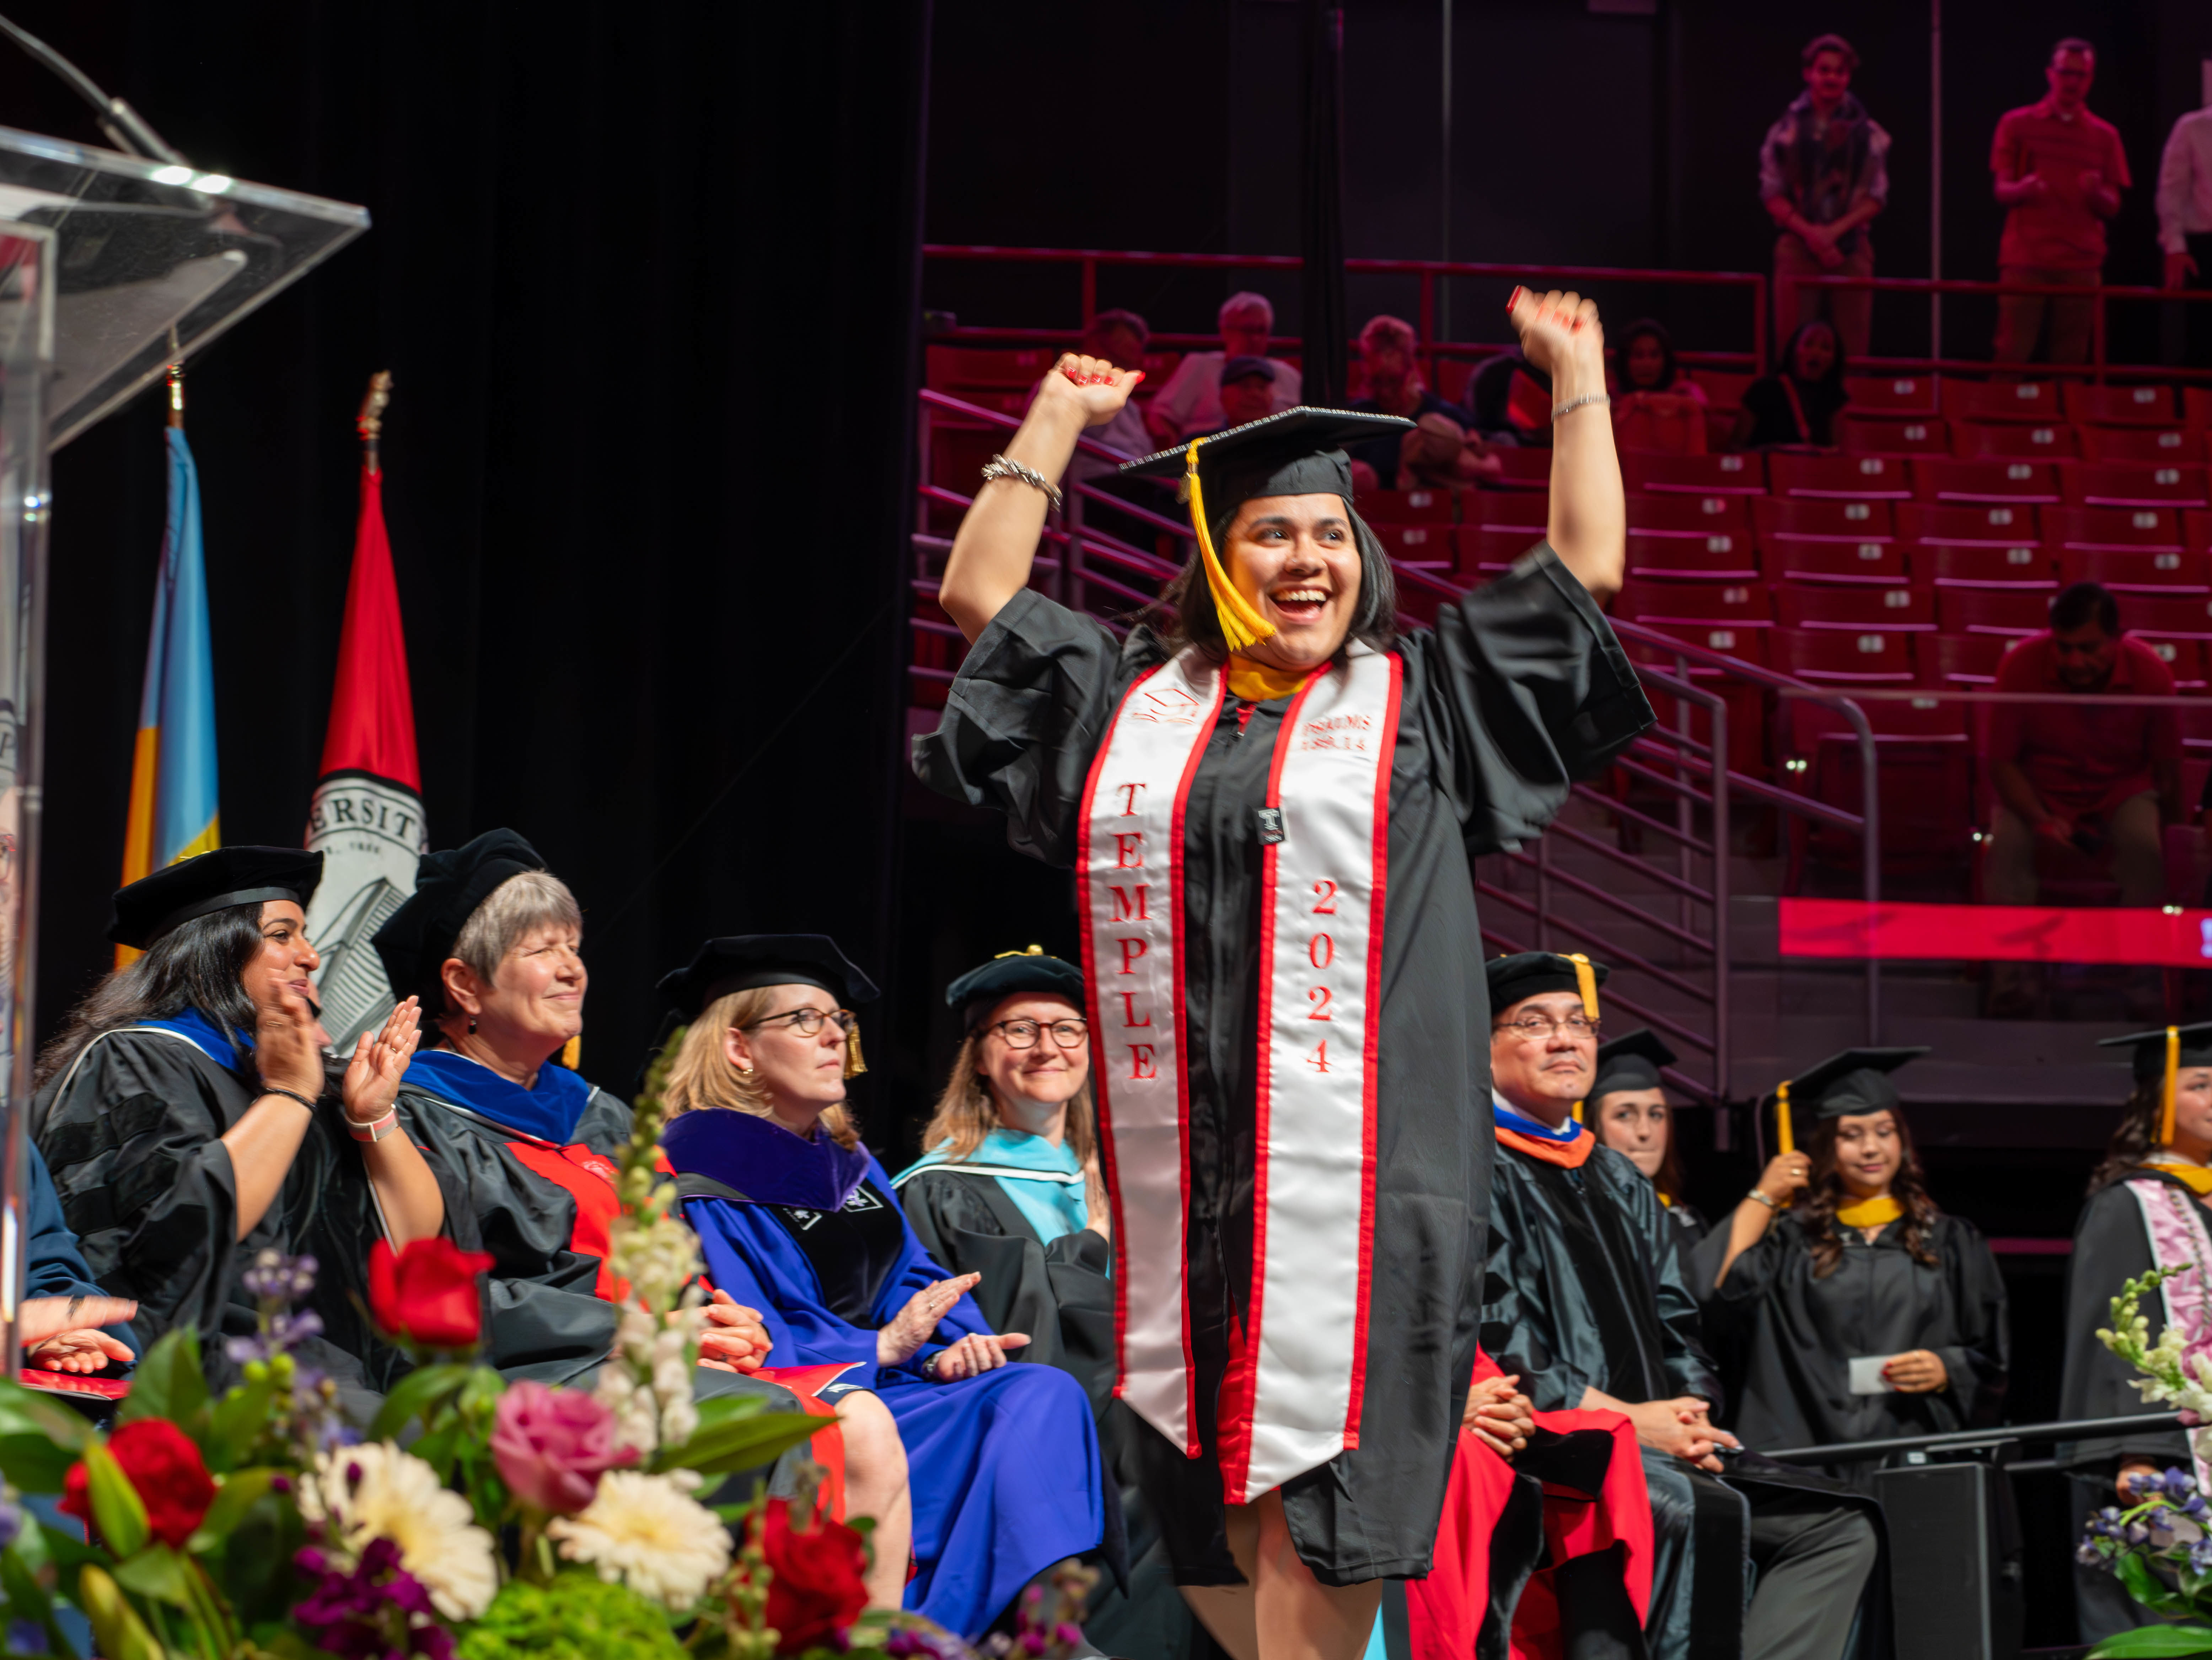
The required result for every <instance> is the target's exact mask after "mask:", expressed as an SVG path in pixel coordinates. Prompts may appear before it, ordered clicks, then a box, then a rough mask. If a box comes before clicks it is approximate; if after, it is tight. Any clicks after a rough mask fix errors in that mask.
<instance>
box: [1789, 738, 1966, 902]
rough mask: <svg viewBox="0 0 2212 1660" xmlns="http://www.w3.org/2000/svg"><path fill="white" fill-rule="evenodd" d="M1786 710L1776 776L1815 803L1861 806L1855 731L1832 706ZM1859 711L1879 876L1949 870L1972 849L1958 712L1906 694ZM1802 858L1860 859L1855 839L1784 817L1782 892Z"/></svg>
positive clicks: (1796, 880) (1792, 882)
mask: <svg viewBox="0 0 2212 1660" xmlns="http://www.w3.org/2000/svg"><path fill="white" fill-rule="evenodd" d="M1790 704H1791V706H1790V724H1789V727H1788V729H1787V730H1788V736H1786V738H1785V739H1784V748H1786V749H1787V750H1788V751H1789V752H1790V760H1791V761H1792V762H1793V763H1794V764H1793V765H1792V766H1790V767H1789V768H1788V769H1787V772H1786V774H1785V776H1787V777H1789V778H1790V779H1793V780H1794V781H1795V782H1796V785H1797V787H1798V788H1800V789H1802V791H1804V792H1805V793H1806V794H1807V795H1809V796H1811V797H1813V798H1814V800H1816V801H1820V802H1823V803H1826V804H1828V805H1830V806H1832V807H1837V808H1840V809H1843V810H1844V811H1845V812H1851V813H1856V812H1859V811H1861V810H1863V808H1864V805H1865V802H1866V781H1865V771H1864V768H1865V765H1866V760H1865V754H1864V752H1863V750H1862V749H1861V748H1860V747H1859V737H1858V733H1857V729H1856V728H1854V727H1853V726H1852V725H1851V724H1850V721H1848V720H1847V719H1845V718H1844V716H1843V714H1842V712H1840V711H1838V710H1835V709H1832V708H1829V707H1827V706H1823V705H1820V704H1817V703H1813V702H1810V701H1808V700H1805V699H1803V698H1796V699H1792V700H1790ZM1859 707H1860V710H1861V712H1863V714H1864V716H1865V717H1866V722H1867V725H1868V726H1869V728H1870V729H1871V730H1872V731H1873V735H1874V748H1875V766H1876V767H1877V768H1878V769H1879V772H1878V778H1877V784H1876V788H1877V789H1878V791H1879V792H1880V800H1881V830H1882V837H1881V847H1882V852H1881V863H1882V869H1883V870H1884V872H1885V873H1903V872H1905V871H1916V872H1929V873H1935V872H1941V873H1942V874H1946V875H1948V874H1950V873H1951V872H1953V871H1955V870H1956V869H1959V868H1960V865H1961V863H1963V858H1962V856H1963V855H1966V853H1968V852H1969V851H1971V849H1972V835H1973V831H1974V812H1973V808H1974V793H1973V741H1972V738H1971V737H1970V736H1968V718H1969V714H1968V708H1967V706H1966V705H1965V704H1963V703H1958V702H1954V701H1951V700H1948V699H1942V698H1935V697H1927V698H1918V697H1916V698H1911V699H1902V698H1899V699H1892V698H1869V699H1868V700H1865V701H1864V702H1863V703H1862V704H1861V705H1860V706H1859ZM1808 853H1809V854H1811V855H1812V856H1813V857H1817V858H1820V859H1821V860H1822V861H1823V862H1826V863H1835V864H1840V865H1846V866H1849V865H1855V864H1857V863H1858V862H1859V860H1860V859H1861V857H1863V850H1862V846H1861V844H1860V840H1859V838H1857V836H1854V835H1851V834H1850V833H1847V832H1844V831H1841V830H1838V829H1836V828H1834V827H1827V826H1820V827H1808V825H1807V822H1806V821H1805V820H1804V819H1803V818H1802V817H1799V816H1797V815H1792V821H1791V827H1790V872H1789V874H1788V875H1787V876H1786V877H1785V878H1784V889H1785V891H1789V892H1794V891H1796V888H1798V886H1799V885H1800V875H1801V872H1802V865H1803V862H1804V859H1805V857H1806V856H1807V855H1808Z"/></svg>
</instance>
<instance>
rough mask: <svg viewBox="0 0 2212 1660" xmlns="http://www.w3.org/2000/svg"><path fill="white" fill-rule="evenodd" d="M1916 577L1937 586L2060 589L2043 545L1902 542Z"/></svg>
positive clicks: (2054, 590) (2046, 590)
mask: <svg viewBox="0 0 2212 1660" xmlns="http://www.w3.org/2000/svg"><path fill="white" fill-rule="evenodd" d="M1899 547H1901V548H1904V549H1905V560H1906V562H1907V563H1908V564H1909V565H1910V566H1911V568H1912V579H1913V580H1914V581H1915V582H1917V583H1922V584H1925V585H1929V586H1931V587H1936V588H2033V589H2039V590H2041V591H2044V592H2045V593H2056V592H2057V589H2058V579H2057V577H2056V576H2055V575H2054V574H2053V572H2054V568H2055V567H2054V566H2053V564H2052V560H2051V555H2050V554H2048V553H2046V552H2045V551H2044V549H2043V548H2042V547H2041V546H2039V545H2031V546H2027V547H2012V548H1999V547H1996V546H1994V545H1992V544H1989V543H1983V542H1970V543H1954V542H1900V543H1899Z"/></svg>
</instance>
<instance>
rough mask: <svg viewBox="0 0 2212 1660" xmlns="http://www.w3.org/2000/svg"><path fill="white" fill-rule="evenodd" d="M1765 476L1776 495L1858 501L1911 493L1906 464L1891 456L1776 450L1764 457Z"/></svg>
mask: <svg viewBox="0 0 2212 1660" xmlns="http://www.w3.org/2000/svg"><path fill="white" fill-rule="evenodd" d="M1766 477H1767V482H1769V483H1770V484H1771V485H1772V486H1773V488H1774V494H1777V495H1779V496H1843V497H1845V498H1847V499H1850V500H1861V501H1864V500H1871V499H1873V498H1875V497H1887V499H1889V500H1893V501H1901V500H1905V499H1906V498H1907V497H1909V496H1911V494H1912V486H1911V482H1910V477H1909V475H1908V474H1907V473H1906V472H1905V463H1904V462H1902V461H1900V460H1899V459H1897V457H1894V456H1815V455H1795V454H1790V453H1787V452H1784V451H1775V452H1773V453H1771V454H1770V455H1769V456H1768V457H1766Z"/></svg>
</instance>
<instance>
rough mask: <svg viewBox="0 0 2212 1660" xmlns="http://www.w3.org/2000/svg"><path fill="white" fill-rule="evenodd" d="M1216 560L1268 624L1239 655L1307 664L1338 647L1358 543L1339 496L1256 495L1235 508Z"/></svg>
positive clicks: (1348, 619)
mask: <svg viewBox="0 0 2212 1660" xmlns="http://www.w3.org/2000/svg"><path fill="white" fill-rule="evenodd" d="M1224 541H1225V542H1226V543H1227V546H1226V547H1225V548H1223V549H1222V555H1223V563H1224V566H1225V568H1226V570H1227V571H1228V573H1229V579H1230V580H1231V582H1234V583H1235V584H1236V585H1237V591H1238V592H1240V593H1242V594H1243V596H1244V597H1245V598H1247V599H1249V600H1250V601H1251V602H1252V603H1253V605H1254V607H1255V609H1257V610H1258V611H1259V613H1260V615H1261V616H1263V617H1265V618H1267V621H1270V622H1272V623H1273V624H1274V625H1275V633H1274V634H1273V637H1272V638H1270V639H1264V640H1261V642H1260V643H1259V644H1258V645H1255V646H1254V647H1253V648H1252V649H1251V651H1249V652H1248V653H1247V654H1246V655H1248V656H1249V657H1255V658H1257V659H1258V660H1259V661H1261V662H1262V663H1272V664H1273V665H1274V666H1275V667H1276V668H1278V669H1313V668H1318V667H1319V666H1320V665H1321V664H1322V663H1327V662H1328V660H1329V659H1330V658H1331V657H1334V656H1335V655H1336V651H1337V648H1338V647H1339V646H1340V645H1343V644H1344V637H1345V635H1346V634H1347V633H1350V632H1351V629H1352V617H1353V615H1355V614H1357V612H1358V609H1359V542H1358V538H1357V537H1355V536H1353V534H1352V512H1351V509H1350V508H1348V507H1346V506H1345V502H1344V498H1343V497H1342V496H1339V495H1303V496H1258V497H1255V498H1254V499H1253V500H1250V501H1248V502H1246V503H1245V504H1244V505H1243V506H1242V507H1239V508H1238V509H1237V517H1236V518H1234V519H1232V520H1231V522H1230V525H1229V534H1228V536H1225V538H1224Z"/></svg>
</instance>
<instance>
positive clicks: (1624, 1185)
mask: <svg viewBox="0 0 2212 1660" xmlns="http://www.w3.org/2000/svg"><path fill="white" fill-rule="evenodd" d="M1484 967H1485V969H1486V972H1487V975H1488V978H1489V983H1490V1006H1491V1009H1492V1015H1491V1046H1490V1061H1491V1077H1492V1089H1493V1092H1494V1094H1493V1097H1492V1115H1493V1118H1494V1120H1495V1123H1494V1134H1495V1136H1496V1138H1497V1142H1498V1148H1497V1159H1496V1162H1495V1164H1494V1165H1493V1166H1492V1177H1491V1218H1490V1227H1491V1233H1490V1238H1491V1246H1492V1250H1491V1257H1490V1263H1489V1269H1488V1273H1487V1275H1486V1278H1485V1287H1486V1291H1485V1300H1484V1305H1483V1310H1482V1341H1483V1347H1484V1348H1485V1349H1486V1350H1487V1351H1489V1352H1490V1353H1491V1354H1493V1355H1494V1356H1495V1357H1496V1359H1497V1360H1498V1365H1499V1366H1501V1367H1503V1368H1504V1371H1505V1372H1507V1373H1508V1374H1510V1375H1514V1376H1517V1377H1518V1378H1519V1379H1520V1386H1521V1388H1522V1390H1524V1391H1525V1392H1526V1393H1527V1394H1528V1397H1529V1399H1530V1400H1531V1401H1533V1402H1534V1403H1535V1405H1536V1407H1537V1408H1538V1409H1540V1410H1543V1409H1556V1408H1561V1407H1570V1408H1571V1407H1581V1408H1593V1409H1602V1410H1606V1411H1611V1412H1618V1413H1621V1414H1623V1415H1626V1417H1627V1418H1628V1419H1629V1420H1630V1421H1632V1422H1633V1423H1634V1424H1635V1426H1636V1428H1637V1434H1638V1439H1639V1440H1640V1441H1641V1442H1642V1445H1643V1448H1644V1479H1645V1481H1646V1482H1647V1483H1648V1484H1649V1486H1650V1493H1651V1506H1652V1518H1653V1529H1654V1531H1655V1534H1656V1539H1657V1545H1656V1561H1655V1566H1654V1578H1653V1584H1652V1594H1651V1604H1650V1618H1649V1620H1648V1621H1647V1623H1646V1626H1645V1635H1646V1639H1647V1641H1648V1643H1649V1645H1650V1653H1651V1655H1652V1657H1653V1660H1683V1657H1685V1656H1686V1655H1688V1654H1689V1653H1691V1652H1692V1647H1693V1643H1694V1645H1695V1646H1696V1647H1697V1648H1698V1649H1699V1650H1700V1651H1705V1652H1722V1651H1734V1650H1735V1648H1736V1646H1737V1644H1736V1641H1735V1637H1736V1632H1735V1622H1736V1621H1738V1620H1739V1619H1741V1621H1742V1626H1741V1651H1742V1652H1743V1654H1744V1655H1746V1656H1747V1657H1750V1660H1785V1657H1787V1660H1840V1657H1841V1656H1843V1655H1844V1653H1845V1651H1846V1648H1847V1645H1848V1644H1849V1643H1850V1638H1851V1633H1852V1627H1853V1620H1854V1615H1855V1613H1856V1612H1857V1609H1858V1608H1859V1606H1860V1596H1861V1593H1862V1592H1863V1590H1865V1588H1866V1586H1867V1584H1868V1580H1869V1576H1870V1574H1871V1572H1872V1570H1873V1568H1874V1566H1875V1561H1876V1560H1877V1559H1878V1556H1879V1550H1880V1545H1879V1536H1878V1534H1877V1533H1876V1531H1875V1527H1876V1519H1877V1518H1878V1517H1879V1510H1878V1508H1875V1507H1874V1506H1870V1505H1869V1504H1868V1503H1866V1502H1864V1501H1863V1500H1861V1499H1857V1498H1856V1497H1855V1496H1853V1495H1852V1494H1850V1493H1849V1491H1848V1490H1847V1489H1844V1488H1842V1487H1839V1486H1838V1484H1836V1483H1834V1482H1831V1481H1826V1480H1825V1479H1823V1478H1822V1477H1820V1476H1817V1475H1810V1474H1808V1473H1805V1472H1801V1471H1797V1470H1794V1469H1790V1468H1788V1467H1786V1466H1784V1465H1779V1464H1772V1463H1765V1462H1764V1461H1761V1460H1759V1459H1757V1458H1756V1457H1755V1456H1754V1455H1752V1454H1748V1453H1739V1454H1736V1455H1735V1457H1734V1459H1733V1461H1732V1462H1730V1463H1726V1464H1724V1463H1723V1462H1722V1460H1721V1458H1720V1457H1719V1456H1718V1454H1717V1449H1721V1448H1729V1449H1734V1448H1736V1447H1737V1446H1738V1445H1740V1444H1739V1443H1738V1442H1737V1441H1736V1439H1735V1437H1734V1436H1732V1435H1730V1434H1729V1433H1728V1432H1727V1431H1725V1430H1723V1429H1720V1428H1718V1427H1716V1426H1715V1425H1714V1423H1713V1421H1712V1416H1711V1415H1712V1412H1713V1409H1715V1407H1716V1406H1717V1405H1718V1404H1719V1403H1721V1400H1722V1396H1721V1389H1720V1379H1719V1378H1718V1377H1717V1375H1716V1374H1715V1372H1714V1368H1713V1365H1712V1362H1711V1359H1710V1358H1709V1356H1708V1355H1707V1354H1706V1351H1705V1347H1704V1339H1703V1333H1702V1329H1701V1325H1700V1320H1699V1307H1698V1298H1697V1296H1696V1294H1695V1293H1694V1292H1693V1290H1692V1287H1691V1286H1690V1284H1689V1282H1688V1280H1687V1279H1686V1275H1685V1272H1684V1268H1683V1254H1682V1253H1681V1252H1680V1251H1678V1250H1677V1249H1676V1248H1675V1242H1674V1237H1673V1236H1674V1226H1673V1224H1671V1223H1670V1222H1668V1221H1667V1220H1666V1217H1665V1215H1664V1212H1663V1209H1662V1206H1661V1205H1660V1203H1659V1198H1658V1195H1657V1194H1656V1193H1655V1192H1654V1191H1653V1190H1652V1186H1651V1184H1650V1182H1648V1181H1647V1180H1645V1179H1644V1177H1643V1175H1642V1174H1641V1173H1640V1172H1638V1170H1637V1168H1636V1166H1634V1165H1632V1164H1631V1163H1630V1162H1629V1161H1628V1160H1627V1159H1626V1158H1625V1157H1623V1156H1622V1155H1621V1154H1618V1153H1615V1152H1613V1150H1612V1149H1611V1148H1603V1147H1600V1146H1599V1145H1598V1144H1597V1139H1596V1137H1595V1135H1594V1134H1592V1132H1591V1131H1590V1130H1589V1129H1588V1128H1587V1127H1586V1126H1584V1125H1582V1124H1577V1123H1575V1122H1574V1119H1573V1116H1572V1114H1573V1110H1574V1104H1575V1103H1576V1102H1577V1101H1578V1100H1584V1099H1586V1098H1587V1097H1588V1096H1589V1094H1590V1092H1591V1089H1592V1087H1593V1086H1594V1082H1595V1061H1596V1055H1597V1044H1598V1030H1597V1014H1598V1009H1597V988H1598V986H1599V985H1600V984H1602V983H1603V981H1604V979H1605V978H1606V974H1607V971H1606V968H1605V966H1604V965H1603V964H1601V963H1591V962H1589V961H1588V960H1582V959H1576V958H1569V957H1563V956H1558V955H1555V954H1552V953H1550V952H1541V951H1528V952H1522V953H1521V954H1517V955H1514V956H1505V957H1497V958H1493V959H1492V960H1490V961H1489V962H1488V963H1486V964H1485V965H1484ZM1720 1475H1725V1476H1726V1480H1725V1481H1723V1482H1719V1483H1716V1482H1715V1481H1714V1480H1713V1478H1714V1477H1716V1476H1720ZM1708 1552H1711V1553H1717V1554H1721V1555H1722V1556H1723V1558H1727V1559H1738V1558H1741V1555H1742V1554H1745V1553H1748V1554H1749V1557H1750V1559H1751V1560H1752V1561H1753V1563H1755V1564H1756V1565H1757V1566H1758V1570H1759V1574H1758V1585H1757V1589H1756V1590H1755V1592H1754V1594H1753V1596H1752V1599H1751V1602H1750V1606H1749V1608H1748V1610H1746V1609H1744V1608H1743V1606H1742V1604H1741V1601H1740V1592H1736V1593H1733V1594H1731V1595H1729V1596H1725V1597H1708V1596H1694V1592H1693V1587H1694V1586H1695V1585H1696V1584H1698V1583H1699V1582H1700V1581H1702V1582H1703V1583H1704V1584H1705V1585H1706V1586H1708V1587H1711V1586H1713V1585H1716V1584H1727V1585H1729V1586H1731V1587H1740V1586H1741V1584H1742V1583H1743V1581H1742V1577H1741V1572H1739V1571H1737V1570H1736V1569H1735V1568H1734V1567H1733V1566H1731V1567H1729V1568H1726V1569H1716V1568H1715V1567H1714V1566H1713V1564H1712V1563H1711V1560H1710V1559H1708V1560H1705V1561H1703V1562H1700V1561H1699V1557H1700V1556H1701V1555H1703V1554H1705V1553H1708ZM1693 1596H1694V1600H1695V1608H1694V1624H1695V1627H1696V1636H1695V1639H1693V1638H1692V1619H1693V1609H1692V1602H1693ZM1868 1623H1869V1625H1871V1624H1872V1623H1873V1622H1871V1621H1870V1622H1868ZM1878 1637H1879V1633H1875V1632H1874V1631H1872V1630H1869V1631H1866V1632H1863V1633H1861V1638H1862V1642H1863V1645H1872V1644H1874V1643H1875V1642H1876V1641H1877V1640H1878ZM1707 1645H1711V1646H1710V1647H1708V1646H1707ZM1863 1651H1869V1652H1870V1651H1871V1649H1870V1648H1869V1649H1863Z"/></svg>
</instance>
